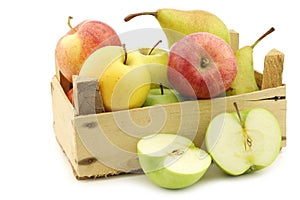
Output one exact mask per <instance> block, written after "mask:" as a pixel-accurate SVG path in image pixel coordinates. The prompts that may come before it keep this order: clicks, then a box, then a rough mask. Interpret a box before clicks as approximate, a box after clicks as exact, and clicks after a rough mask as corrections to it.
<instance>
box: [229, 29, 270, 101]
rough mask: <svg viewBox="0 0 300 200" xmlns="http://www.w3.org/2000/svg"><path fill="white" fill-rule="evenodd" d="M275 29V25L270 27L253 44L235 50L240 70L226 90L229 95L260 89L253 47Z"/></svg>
mask: <svg viewBox="0 0 300 200" xmlns="http://www.w3.org/2000/svg"><path fill="white" fill-rule="evenodd" d="M274 30H275V29H274V28H273V27H272V28H270V29H269V30H268V31H267V32H266V33H265V34H263V35H262V36H261V37H260V38H259V39H258V40H256V41H255V42H254V43H253V44H252V45H251V46H245V47H242V48H240V49H239V50H237V51H236V52H235V58H236V61H237V64H238V72H237V75H236V77H235V79H234V81H233V83H232V84H231V86H230V88H229V89H228V90H227V91H226V95H227V96H230V95H237V94H244V93H248V92H254V91H257V90H258V89H259V88H258V86H257V83H256V80H255V75H254V67H253V49H254V47H255V46H256V45H257V44H258V43H259V42H260V41H261V40H262V39H263V38H264V37H266V36H267V35H269V34H270V33H272V32H273V31H274Z"/></svg>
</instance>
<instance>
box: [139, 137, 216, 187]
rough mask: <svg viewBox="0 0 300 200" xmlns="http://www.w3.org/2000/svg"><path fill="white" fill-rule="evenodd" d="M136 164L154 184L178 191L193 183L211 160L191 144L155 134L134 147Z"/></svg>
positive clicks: (181, 138)
mask: <svg viewBox="0 0 300 200" xmlns="http://www.w3.org/2000/svg"><path fill="white" fill-rule="evenodd" d="M137 151H138V155H139V162H140V165H141V167H142V169H143V171H144V172H145V174H146V175H147V177H148V178H149V179H150V180H152V181H153V182H154V183H156V184H157V185H159V186H161V187H164V188H169V189H179V188H185V187H188V186H190V185H192V184H194V183H196V182H197V181H198V180H199V179H200V178H201V177H202V176H203V175H204V174H205V172H206V170H207V169H208V167H209V166H210V164H211V157H210V156H209V155H208V154H207V153H206V152H205V151H204V150H201V149H200V148H197V147H196V146H195V145H194V144H193V142H192V141H191V140H190V139H188V138H186V137H184V136H179V135H175V134H163V133H160V134H155V135H150V136H147V137H144V138H142V139H141V140H140V141H139V142H138V144H137Z"/></svg>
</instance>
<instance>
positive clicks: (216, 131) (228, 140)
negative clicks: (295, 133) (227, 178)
mask: <svg viewBox="0 0 300 200" xmlns="http://www.w3.org/2000/svg"><path fill="white" fill-rule="evenodd" d="M234 105H235V108H236V111H237V112H233V113H222V114H219V115H217V116H216V117H214V118H213V120H212V121H211V122H210V124H209V126H208V128H207V132H206V137H205V143H206V148H207V150H208V153H209V154H210V155H211V156H212V158H213V160H214V161H215V163H216V164H217V165H218V166H219V167H220V168H221V169H222V170H223V171H224V172H226V173H228V174H230V175H241V174H244V173H248V172H252V171H256V170H260V169H262V168H264V167H267V166H269V165H270V164H271V163H272V162H273V161H274V160H275V159H276V157H277V155H278V154H279V152H280V148H281V129H280V126H279V123H278V121H277V119H276V117H275V116H274V115H273V114H272V113H271V112H270V111H268V110H266V109H263V108H253V109H250V110H244V111H241V112H240V111H239V110H238V108H237V105H236V103H235V104H234Z"/></svg>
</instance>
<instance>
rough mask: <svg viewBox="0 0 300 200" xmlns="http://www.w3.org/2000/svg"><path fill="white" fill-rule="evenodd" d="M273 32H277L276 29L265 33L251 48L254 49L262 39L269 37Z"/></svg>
mask: <svg viewBox="0 0 300 200" xmlns="http://www.w3.org/2000/svg"><path fill="white" fill-rule="evenodd" d="M273 31H275V28H274V27H272V28H270V29H269V30H268V31H267V32H265V33H264V34H263V35H262V36H260V38H258V40H256V41H255V42H254V44H252V45H251V48H252V49H253V48H254V47H255V46H256V45H257V44H258V43H259V42H260V41H261V40H262V39H264V38H265V37H266V36H267V35H269V34H270V33H272V32H273Z"/></svg>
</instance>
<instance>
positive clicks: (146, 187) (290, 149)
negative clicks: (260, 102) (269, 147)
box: [0, 0, 300, 200]
mask: <svg viewBox="0 0 300 200" xmlns="http://www.w3.org/2000/svg"><path fill="white" fill-rule="evenodd" d="M3 2H4V1H1V3H0V21H1V24H0V26H1V31H0V51H1V52H0V56H1V57H0V58H1V63H0V66H1V78H0V87H1V103H0V106H1V108H0V113H1V119H2V120H1V131H0V134H1V138H0V182H1V185H2V186H1V192H0V195H1V196H5V199H55V198H56V199H57V198H58V199H63V198H68V199H91V198H95V199H103V198H104V195H105V198H111V199H114V198H116V197H119V198H126V199H127V198H130V199H149V198H151V199H168V198H170V199H182V198H189V197H190V198H193V199H205V198H206V199H217V198H222V199H224V198H225V199H229V198H230V199H243V200H246V199H263V198H268V199H273V197H274V198H276V199H279V198H287V196H290V197H293V198H294V199H297V198H296V197H299V191H298V192H297V189H298V190H299V185H297V184H298V182H299V178H300V175H299V168H300V165H299V142H300V138H299V130H298V129H297V123H299V122H298V119H297V112H299V104H298V102H297V96H296V95H297V93H298V91H299V88H298V86H299V78H298V76H299V74H298V73H297V71H296V70H297V69H298V68H299V67H300V66H299V60H298V59H299V28H298V27H299V21H298V19H299V18H300V16H299V14H298V13H299V11H298V9H297V6H296V4H295V3H294V2H296V1H284V2H283V1H282V0H281V1H277V0H270V1H267V0H264V1H261V0H260V1H256V0H249V1H232V0H226V1H223V0H218V1H204V0H202V1H193V0H184V1H182V0H172V1H167V0H159V1H158V0H151V1H150V0H148V1H147V0H123V1H121V0H120V1H117V0H109V1H100V0H95V1H92V0H84V1H75V0H72V1H68V0H66V1H37V0H36V1H34V0H27V1H21V0H19V1H17V0H10V1H5V2H6V3H5V4H4V3H3ZM2 4H4V5H2ZM163 7H171V8H178V9H188V10H190V9H203V10H207V11H210V12H212V13H214V14H216V15H217V16H219V17H220V18H221V19H222V20H223V21H224V22H225V23H226V24H227V26H228V27H229V28H233V29H235V30H236V31H238V32H239V33H240V44H241V46H244V45H246V44H252V43H253V42H254V41H255V40H256V39H257V37H258V36H260V35H261V34H262V33H264V32H265V31H266V30H267V29H269V28H270V27H271V26H274V27H275V29H276V31H275V32H274V33H272V34H271V35H270V36H268V37H267V38H265V40H264V41H262V42H261V43H260V44H259V45H257V46H256V49H255V50H254V62H255V68H256V69H258V70H261V69H262V66H263V57H264V55H265V54H266V53H267V52H268V51H269V50H271V49H272V48H277V49H278V50H280V51H282V52H284V53H285V69H284V82H285V83H286V84H287V100H288V101H287V102H288V105H287V114H288V115H287V137H288V144H287V148H284V149H283V151H282V152H281V154H280V155H279V157H278V159H277V160H276V161H275V162H274V163H273V164H272V165H271V166H270V167H268V168H266V169H264V170H262V171H260V172H257V173H255V174H249V175H245V176H240V177H229V176H226V175H224V174H223V173H222V172H220V171H219V170H218V168H216V167H212V168H210V169H209V171H208V172H207V174H206V175H205V176H204V177H203V179H202V180H200V181H199V182H198V183H197V184H195V185H193V186H192V187H189V188H187V189H184V190H177V191H171V190H166V189H162V188H159V187H157V186H155V185H153V184H152V183H151V182H150V181H149V180H148V179H147V178H146V177H145V176H143V175H135V176H133V175H130V176H127V175H125V176H117V177H112V178H108V179H97V180H89V181H77V180H76V179H75V178H74V176H73V174H72V170H71V167H70V165H69V163H68V161H67V159H66V157H65V156H64V154H63V153H62V151H61V149H60V147H59V146H58V144H57V142H56V140H55V136H54V132H53V128H52V104H51V94H50V81H51V78H52V76H53V75H54V73H55V67H54V50H55V46H56V42H57V41H58V39H59V38H60V37H61V36H62V35H64V34H65V33H66V32H67V31H68V27H67V17H68V16H69V15H71V16H73V17H74V20H73V21H72V24H74V25H76V24H77V23H79V22H81V21H82V20H85V19H98V20H101V21H103V22H105V23H107V24H109V25H110V26H112V27H113V28H114V29H115V30H116V31H117V32H118V33H122V32H125V31H130V30H133V29H137V28H148V27H150V28H159V24H158V23H157V21H156V20H155V18H153V17H151V16H144V17H140V18H136V19H134V20H132V21H131V22H128V23H125V22H124V21H123V18H124V17H125V16H126V15H127V14H129V13H133V12H140V11H155V10H156V9H158V8H163ZM149 38H151V36H149ZM137 40H138V38H137ZM298 71H299V70H298ZM297 78H298V80H296V79H297ZM292 181H293V182H292ZM1 199H3V198H2V197H1Z"/></svg>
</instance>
